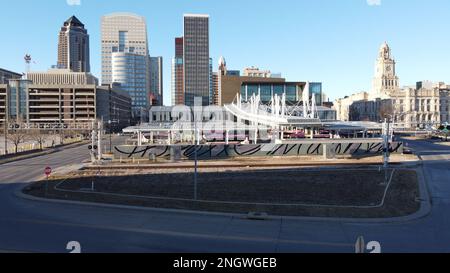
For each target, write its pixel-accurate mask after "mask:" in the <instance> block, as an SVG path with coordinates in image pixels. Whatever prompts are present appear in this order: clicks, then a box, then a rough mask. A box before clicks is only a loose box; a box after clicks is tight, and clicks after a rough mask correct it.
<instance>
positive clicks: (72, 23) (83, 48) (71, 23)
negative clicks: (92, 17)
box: [57, 16, 91, 72]
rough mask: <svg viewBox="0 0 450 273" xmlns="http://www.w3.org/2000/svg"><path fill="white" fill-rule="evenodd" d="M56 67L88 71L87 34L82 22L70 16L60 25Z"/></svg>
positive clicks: (89, 68)
mask: <svg viewBox="0 0 450 273" xmlns="http://www.w3.org/2000/svg"><path fill="white" fill-rule="evenodd" d="M57 67H58V68H60V69H70V70H71V71H74V72H90V70H91V67H90V61H89V35H88V32H87V30H86V29H85V28H84V24H83V23H81V22H80V20H78V18H77V17H75V16H72V17H70V18H69V19H67V21H65V22H64V25H63V26H62V27H61V31H60V32H59V43H58V65H57Z"/></svg>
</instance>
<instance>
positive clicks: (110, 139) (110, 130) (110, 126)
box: [108, 120, 112, 153]
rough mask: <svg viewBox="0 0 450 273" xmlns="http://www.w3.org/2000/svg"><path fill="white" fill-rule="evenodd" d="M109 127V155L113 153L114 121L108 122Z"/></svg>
mask: <svg viewBox="0 0 450 273" xmlns="http://www.w3.org/2000/svg"><path fill="white" fill-rule="evenodd" d="M108 125H109V153H112V120H108Z"/></svg>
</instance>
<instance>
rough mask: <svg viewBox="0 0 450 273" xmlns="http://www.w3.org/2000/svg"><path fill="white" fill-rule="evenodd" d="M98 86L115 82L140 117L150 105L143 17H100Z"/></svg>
mask: <svg viewBox="0 0 450 273" xmlns="http://www.w3.org/2000/svg"><path fill="white" fill-rule="evenodd" d="M102 83H103V84H111V83H119V84H120V85H121V87H122V88H121V89H122V90H125V91H127V92H128V93H129V95H130V97H131V100H132V108H133V116H134V117H135V118H136V117H141V116H142V115H143V114H145V113H146V112H147V110H148V108H149V105H150V102H149V99H150V56H149V51H148V39H147V24H146V22H145V18H144V17H141V16H138V15H135V14H130V13H114V14H110V15H106V16H103V17H102Z"/></svg>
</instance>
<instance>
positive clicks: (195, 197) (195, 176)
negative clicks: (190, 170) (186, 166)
mask: <svg viewBox="0 0 450 273" xmlns="http://www.w3.org/2000/svg"><path fill="white" fill-rule="evenodd" d="M194 128H195V130H194V142H195V144H194V161H195V168H194V200H195V201H197V197H198V196H197V171H198V162H197V160H198V159H197V138H198V136H197V118H196V114H195V110H194Z"/></svg>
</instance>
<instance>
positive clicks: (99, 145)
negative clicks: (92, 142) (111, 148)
mask: <svg viewBox="0 0 450 273" xmlns="http://www.w3.org/2000/svg"><path fill="white" fill-rule="evenodd" d="M97 140H98V147H97V159H98V160H99V161H100V160H102V121H98V137H97Z"/></svg>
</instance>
